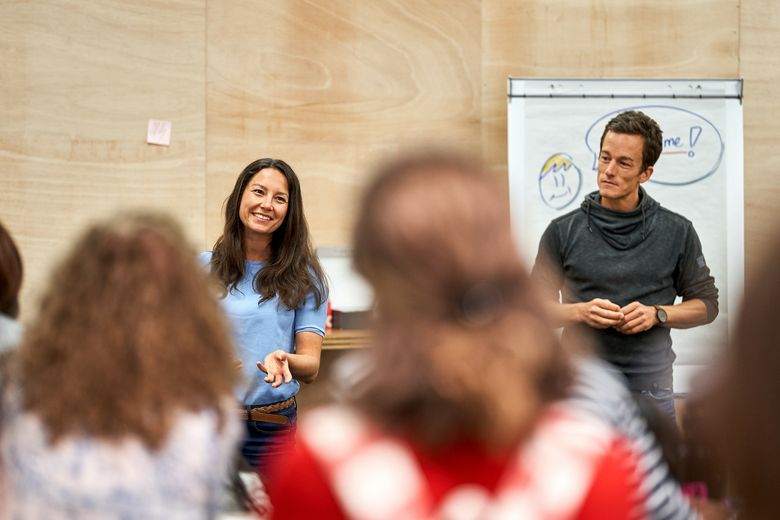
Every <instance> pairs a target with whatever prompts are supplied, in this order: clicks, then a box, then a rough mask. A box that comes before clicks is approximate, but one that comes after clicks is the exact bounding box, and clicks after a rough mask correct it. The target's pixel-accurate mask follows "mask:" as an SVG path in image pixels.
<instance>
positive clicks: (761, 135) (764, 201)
mask: <svg viewBox="0 0 780 520" xmlns="http://www.w3.org/2000/svg"><path fill="white" fill-rule="evenodd" d="M741 26H742V30H741V35H742V36H741V38H740V49H741V50H740V75H741V76H742V77H743V78H744V79H745V85H744V88H745V98H744V119H745V271H746V278H748V279H749V278H750V277H751V274H752V271H753V268H754V267H755V266H756V264H757V262H758V261H759V260H760V258H761V257H762V256H763V253H764V249H765V248H766V247H767V246H769V245H770V244H772V242H774V241H775V240H777V239H778V234H779V233H780V214H779V213H778V207H780V169H778V168H777V166H776V165H777V164H780V147H778V145H777V139H778V136H780V104H778V100H777V92H778V85H780V4H778V3H777V2H771V1H764V0H745V1H743V2H742V17H741Z"/></svg>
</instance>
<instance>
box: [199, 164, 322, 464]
mask: <svg viewBox="0 0 780 520" xmlns="http://www.w3.org/2000/svg"><path fill="white" fill-rule="evenodd" d="M201 260H202V261H203V262H204V263H209V264H210V267H211V272H212V274H213V275H214V276H215V277H216V278H217V280H218V282H219V284H220V285H221V287H222V289H223V295H224V300H223V307H224V309H225V311H226V313H227V316H228V318H229V319H230V321H231V323H232V325H233V334H234V337H235V342H236V345H237V348H238V355H239V358H240V362H241V366H242V370H243V374H244V376H245V379H246V380H247V384H246V385H245V386H244V387H243V388H242V389H241V390H240V392H239V396H238V398H239V402H240V403H241V404H242V405H243V407H244V408H243V410H242V416H243V418H244V420H245V421H246V429H247V437H246V440H245V442H244V444H243V447H242V453H243V455H244V457H245V458H246V459H247V461H248V462H249V463H250V464H251V465H252V466H253V467H255V468H256V469H258V470H259V471H260V472H262V470H263V469H264V468H265V466H266V463H267V460H268V459H269V457H271V456H275V455H278V454H279V453H284V452H285V450H286V449H288V448H289V444H288V440H289V438H290V436H291V434H292V433H294V431H295V424H296V415H297V406H296V402H295V395H296V394H297V393H298V390H299V389H300V385H299V383H298V381H303V382H304V383H310V382H312V381H313V380H314V379H315V378H316V377H317V373H318V371H319V367H320V351H321V348H322V338H323V336H324V335H325V318H326V311H327V306H326V305H325V301H326V300H327V296H328V290H327V284H326V282H325V276H324V275H323V271H322V269H321V268H320V264H319V262H318V261H317V257H316V255H315V254H314V251H313V249H312V246H311V243H310V241H309V228H308V226H307V224H306V218H305V217H304V214H303V198H302V196H301V186H300V183H299V181H298V177H297V176H296V175H295V172H294V171H293V169H292V168H291V167H290V166H289V165H288V164H287V163H285V162H284V161H281V160H279V159H259V160H257V161H254V162H252V163H251V164H249V165H248V166H247V167H246V168H244V170H243V171H242V172H241V174H240V175H239V176H238V179H237V180H236V183H235V186H234V187H233V191H232V192H231V193H230V196H229V197H228V199H227V202H226V205H225V227H224V230H223V232H222V236H220V237H219V239H217V242H216V243H215V244H214V249H213V251H212V252H211V253H204V254H203V255H202V257H201Z"/></svg>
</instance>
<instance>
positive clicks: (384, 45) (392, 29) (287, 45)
mask: <svg viewBox="0 0 780 520" xmlns="http://www.w3.org/2000/svg"><path fill="white" fill-rule="evenodd" d="M479 20H480V2H479V1H474V0H470V1H464V2H448V1H443V0H442V1H433V2H418V1H413V0H408V1H400V0H393V1H386V2H356V1H324V0H320V1H312V2H300V1H281V0H273V1H254V2H242V3H241V4H237V3H236V4H229V5H222V4H217V3H210V4H209V6H208V24H209V25H208V106H209V110H208V165H207V168H208V184H207V199H208V202H207V215H208V216H207V219H208V224H207V229H208V235H209V238H210V239H211V240H213V239H214V238H216V236H217V235H218V233H219V230H220V228H221V225H222V215H221V213H220V208H221V205H222V202H223V200H224V198H225V196H226V195H227V194H228V192H229V190H230V188H231V187H232V184H233V182H234V179H235V177H236V176H237V174H238V172H239V171H240V170H241V168H242V167H243V166H245V165H246V164H248V163H249V162H251V161H252V160H254V159H256V158H259V157H263V156H273V157H278V158H282V159H285V160H286V161H288V162H289V163H290V164H291V165H292V166H293V168H295V169H296V171H297V173H298V174H299V176H300V177H301V180H302V185H303V191H304V199H305V206H306V213H307V218H308V220H309V223H310V226H311V228H312V232H313V235H314V239H315V242H316V243H317V244H319V245H328V246H333V245H346V244H347V243H348V242H349V232H350V228H351V224H352V218H353V215H354V211H355V206H356V202H357V198H358V195H359V193H360V189H361V188H362V186H363V185H364V184H365V179H366V176H367V174H368V171H369V169H370V167H371V166H372V165H373V164H374V163H375V161H376V160H377V159H378V158H379V157H382V156H384V155H385V154H387V153H388V152H392V151H395V150H397V149H398V148H399V147H402V146H406V145H409V144H419V143H423V142H432V141H447V142H449V143H451V144H452V145H454V146H457V147H461V148H464V149H468V150H471V151H473V152H474V153H477V154H478V153H479V151H480V150H479V148H480V111H481V105H480V90H481V83H480V73H481V69H480V59H481V58H480V31H481V25H480V21H479Z"/></svg>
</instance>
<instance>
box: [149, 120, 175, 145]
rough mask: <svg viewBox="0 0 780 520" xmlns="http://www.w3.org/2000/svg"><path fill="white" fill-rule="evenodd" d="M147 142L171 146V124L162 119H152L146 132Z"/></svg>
mask: <svg viewBox="0 0 780 520" xmlns="http://www.w3.org/2000/svg"><path fill="white" fill-rule="evenodd" d="M146 142H147V143H149V144H159V145H162V146H168V145H170V144H171V122H170V121H162V120H160V119H150V120H149V127H148V128H147V130H146Z"/></svg>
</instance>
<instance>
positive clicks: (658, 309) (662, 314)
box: [655, 307, 668, 323]
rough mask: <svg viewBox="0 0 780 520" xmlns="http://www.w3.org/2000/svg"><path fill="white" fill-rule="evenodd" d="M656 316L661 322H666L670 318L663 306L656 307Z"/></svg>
mask: <svg viewBox="0 0 780 520" xmlns="http://www.w3.org/2000/svg"><path fill="white" fill-rule="evenodd" d="M655 316H656V318H658V321H659V322H660V323H666V320H667V318H668V317H667V316H666V311H665V310H663V309H662V308H661V307H656V308H655Z"/></svg>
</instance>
